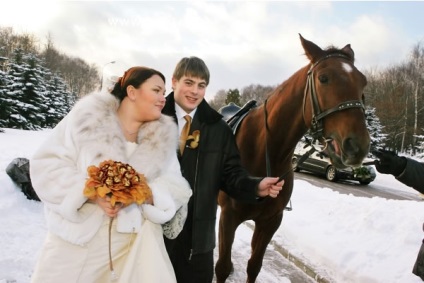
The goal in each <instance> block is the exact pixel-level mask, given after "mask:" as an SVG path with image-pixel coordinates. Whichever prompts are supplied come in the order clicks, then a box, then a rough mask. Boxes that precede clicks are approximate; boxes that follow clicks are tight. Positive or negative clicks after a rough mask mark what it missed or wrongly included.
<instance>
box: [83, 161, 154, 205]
mask: <svg viewBox="0 0 424 283" xmlns="http://www.w3.org/2000/svg"><path fill="white" fill-rule="evenodd" d="M87 173H88V178H87V180H86V182H85V188H84V191H83V193H84V196H86V197H87V198H89V199H95V198H96V197H101V198H104V197H106V196H109V197H110V202H111V204H112V206H115V204H116V203H122V204H124V205H129V204H132V203H134V202H135V203H137V204H142V203H143V202H144V201H145V200H146V199H148V198H150V197H151V196H152V191H151V190H150V188H149V185H148V184H147V182H146V178H145V177H144V175H143V174H139V173H137V172H136V171H135V170H134V168H133V167H132V166H131V165H129V164H126V163H122V162H119V161H112V160H106V161H103V162H101V163H100V164H99V166H98V167H97V166H94V165H92V166H89V167H88V168H87Z"/></svg>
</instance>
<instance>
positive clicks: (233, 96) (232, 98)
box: [225, 89, 240, 105]
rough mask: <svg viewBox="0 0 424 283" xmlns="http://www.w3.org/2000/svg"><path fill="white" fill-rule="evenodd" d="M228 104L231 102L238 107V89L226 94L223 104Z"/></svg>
mask: <svg viewBox="0 0 424 283" xmlns="http://www.w3.org/2000/svg"><path fill="white" fill-rule="evenodd" d="M230 102H233V103H234V104H236V105H240V92H239V90H238V89H230V90H229V91H228V92H227V98H226V99H225V104H229V103H230Z"/></svg>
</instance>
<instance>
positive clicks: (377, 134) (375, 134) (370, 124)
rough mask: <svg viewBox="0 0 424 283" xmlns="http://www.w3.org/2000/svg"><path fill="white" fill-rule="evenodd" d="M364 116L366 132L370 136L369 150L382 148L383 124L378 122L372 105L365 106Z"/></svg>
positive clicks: (383, 142)
mask: <svg viewBox="0 0 424 283" xmlns="http://www.w3.org/2000/svg"><path fill="white" fill-rule="evenodd" d="M365 117H366V120H365V122H366V124H367V128H368V132H369V134H370V138H371V148H370V151H373V150H378V149H383V148H384V146H385V145H386V135H385V134H383V128H384V127H383V126H382V125H381V124H380V119H379V118H378V117H377V115H376V114H375V108H374V107H369V106H367V107H365Z"/></svg>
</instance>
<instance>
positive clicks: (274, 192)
mask: <svg viewBox="0 0 424 283" xmlns="http://www.w3.org/2000/svg"><path fill="white" fill-rule="evenodd" d="M277 181H278V177H265V178H263V179H262V181H261V182H260V183H259V186H258V192H257V194H258V196H260V197H266V196H270V197H272V198H276V197H277V196H278V194H279V193H280V191H281V190H282V189H283V185H284V180H282V181H280V182H278V183H276V182H277Z"/></svg>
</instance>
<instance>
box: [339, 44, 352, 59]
mask: <svg viewBox="0 0 424 283" xmlns="http://www.w3.org/2000/svg"><path fill="white" fill-rule="evenodd" d="M342 51H343V52H344V53H346V54H348V55H349V56H350V57H351V58H352V61H354V60H355V52H353V49H352V47H350V44H348V45H346V46H345V47H343V48H342Z"/></svg>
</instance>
